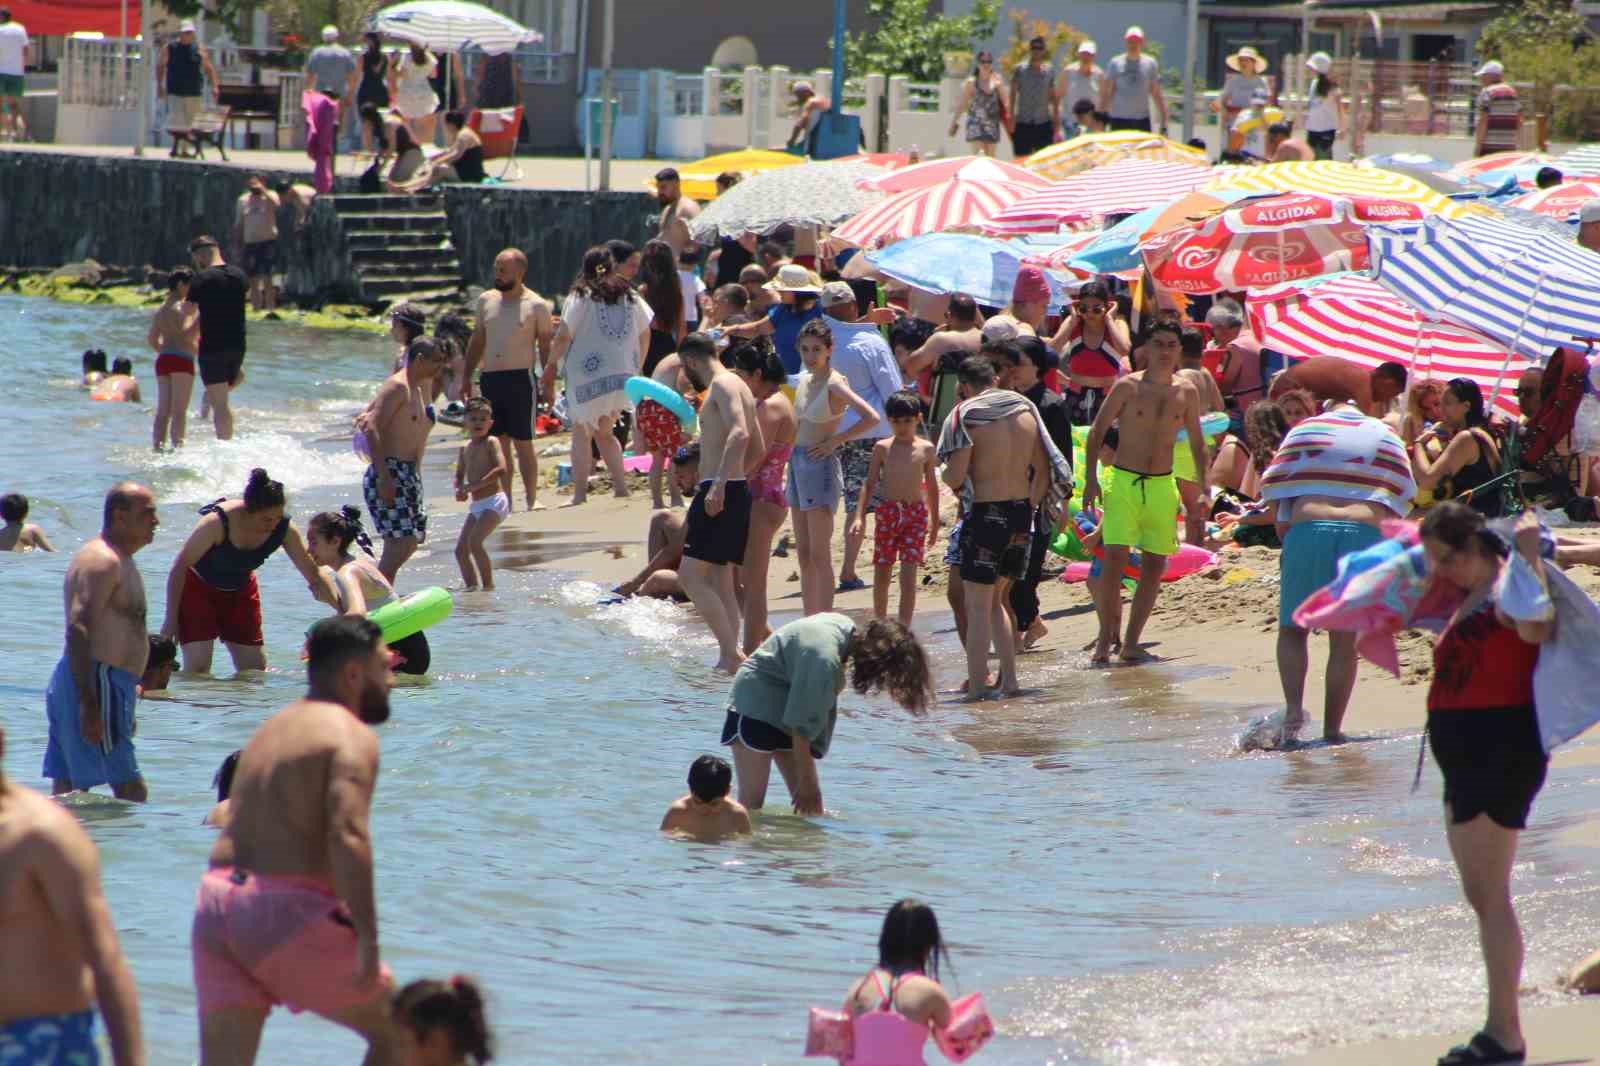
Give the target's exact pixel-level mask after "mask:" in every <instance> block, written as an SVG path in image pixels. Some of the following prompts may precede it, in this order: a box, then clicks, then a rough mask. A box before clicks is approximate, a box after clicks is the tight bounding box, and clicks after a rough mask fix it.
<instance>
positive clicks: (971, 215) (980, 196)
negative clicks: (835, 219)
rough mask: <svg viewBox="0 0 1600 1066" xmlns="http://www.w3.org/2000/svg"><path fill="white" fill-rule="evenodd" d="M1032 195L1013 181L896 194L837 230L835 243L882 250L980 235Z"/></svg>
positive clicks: (956, 182)
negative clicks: (928, 237) (961, 233)
mask: <svg viewBox="0 0 1600 1066" xmlns="http://www.w3.org/2000/svg"><path fill="white" fill-rule="evenodd" d="M907 169H910V168H907ZM1030 191H1031V188H1030V186H1026V185H1017V184H1015V183H1012V182H1007V181H968V180H966V179H965V178H959V177H957V178H951V179H950V180H948V181H945V182H942V183H940V184H938V185H930V186H928V187H926V188H920V189H907V190H906V191H905V192H900V193H895V194H894V195H893V196H891V197H889V198H888V199H887V200H884V201H883V202H882V203H880V204H876V205H874V206H872V207H869V208H867V209H866V210H865V211H862V212H861V213H860V214H858V215H856V216H855V217H854V218H852V219H850V221H848V222H846V223H844V224H843V225H842V226H840V227H839V228H838V229H836V230H834V231H833V239H834V240H836V241H839V242H840V243H843V244H853V245H856V246H857V247H860V248H878V247H881V246H882V245H885V244H888V243H889V242H890V241H897V240H904V239H905V238H907V237H916V236H919V235H920V234H923V233H939V232H941V231H944V230H953V229H968V230H976V229H979V228H980V227H981V226H982V225H983V223H984V222H986V221H988V220H989V218H990V217H991V216H993V215H994V214H995V212H997V211H1000V210H1003V209H1004V208H1006V207H1009V206H1010V205H1011V204H1013V203H1015V202H1016V201H1018V200H1019V199H1021V198H1022V197H1023V196H1025V195H1027V194H1028V192H1030Z"/></svg>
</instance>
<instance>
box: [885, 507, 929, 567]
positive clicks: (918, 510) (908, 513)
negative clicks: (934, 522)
mask: <svg viewBox="0 0 1600 1066" xmlns="http://www.w3.org/2000/svg"><path fill="white" fill-rule="evenodd" d="M875 513H876V515H877V524H876V525H874V526H873V529H872V565H873V566H893V565H894V563H895V561H896V559H897V558H898V560H899V561H900V562H903V563H911V564H913V565H915V566H921V565H922V553H923V550H924V547H925V546H926V544H927V540H928V505H927V503H926V502H924V501H922V500H911V501H908V502H902V501H896V500H882V501H880V502H879V503H878V509H877V511H876V512H875Z"/></svg>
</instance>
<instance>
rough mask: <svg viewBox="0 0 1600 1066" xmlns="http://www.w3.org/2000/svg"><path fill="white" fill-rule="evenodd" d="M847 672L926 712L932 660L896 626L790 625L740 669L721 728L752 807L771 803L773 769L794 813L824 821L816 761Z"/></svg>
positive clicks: (862, 688) (812, 618)
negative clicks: (819, 816) (769, 783)
mask: <svg viewBox="0 0 1600 1066" xmlns="http://www.w3.org/2000/svg"><path fill="white" fill-rule="evenodd" d="M846 667H848V668H849V671H850V684H851V687H853V688H854V689H855V690H856V692H858V693H860V694H861V695H863V696H865V695H867V694H869V693H872V692H880V691H881V692H887V693H888V694H889V695H890V696H891V697H892V698H893V699H894V701H895V702H896V703H898V704H899V705H900V706H902V707H904V708H905V709H906V710H908V711H910V712H911V713H912V714H914V715H921V714H923V713H924V711H925V710H926V708H927V705H928V697H929V693H930V692H931V690H932V688H933V682H932V680H931V679H930V678H929V676H928V657H927V653H926V652H925V651H923V648H922V645H921V644H920V643H918V642H917V638H916V637H914V636H912V635H911V630H909V629H907V628H906V627H905V626H903V625H901V624H900V623H899V622H891V621H887V620H885V619H881V618H874V619H872V620H871V621H869V622H867V623H865V624H860V623H857V622H856V621H855V620H854V619H851V618H847V617H846V616H844V615H842V614H836V613H834V612H832V611H825V612H823V613H822V614H813V615H807V616H806V617H804V618H799V619H796V620H795V621H793V622H790V623H789V624H788V625H786V626H784V627H782V628H781V629H779V630H778V631H777V632H776V633H774V634H772V636H770V637H768V638H767V639H766V640H764V641H762V643H761V646H760V647H759V648H757V649H756V650H755V653H754V654H752V655H751V656H750V657H749V658H747V659H745V660H744V661H743V662H742V663H741V664H740V666H739V669H738V672H737V673H736V674H735V675H734V678H733V691H732V693H731V694H730V697H729V707H728V714H727V717H726V718H725V719H724V721H723V723H722V743H723V744H724V745H725V746H727V747H729V748H731V749H732V750H733V765H734V767H735V769H736V771H737V774H738V779H739V802H740V803H742V804H743V805H744V806H745V807H747V808H748V809H750V810H752V811H754V810H759V809H760V808H761V807H762V806H764V805H765V804H766V802H767V779H768V778H769V777H770V776H771V774H772V764H773V763H774V762H776V763H777V764H778V772H779V773H781V774H782V775H783V783H784V784H785V785H787V786H788V788H789V798H790V799H791V800H792V801H793V803H794V811H795V813H796V814H801V815H816V814H821V813H822V782H821V780H820V779H819V778H818V776H817V761H818V760H820V759H821V758H823V757H824V756H826V755H827V754H828V751H829V750H830V748H831V747H832V745H833V729H834V725H835V724H836V723H837V722H838V720H839V693H840V692H842V691H843V690H844V685H845V669H846Z"/></svg>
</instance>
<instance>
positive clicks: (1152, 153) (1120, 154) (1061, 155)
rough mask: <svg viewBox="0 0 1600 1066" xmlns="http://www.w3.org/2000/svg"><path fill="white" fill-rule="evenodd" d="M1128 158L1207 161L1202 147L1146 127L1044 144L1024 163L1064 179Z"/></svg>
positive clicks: (1176, 161)
mask: <svg viewBox="0 0 1600 1066" xmlns="http://www.w3.org/2000/svg"><path fill="white" fill-rule="evenodd" d="M1124 159H1148V160H1152V161H1154V162H1161V163H1193V164H1194V165H1195V166H1202V167H1203V166H1205V165H1206V162H1207V160H1206V154H1205V153H1204V152H1202V151H1200V149H1198V148H1190V147H1189V146H1188V145H1186V144H1179V143H1178V142H1177V141H1174V140H1169V139H1168V138H1166V137H1162V136H1161V135H1160V134H1156V133H1146V132H1144V131H1142V130H1116V131H1105V132H1101V133H1081V134H1079V135H1078V136H1076V137H1073V138H1072V139H1071V140H1067V141H1062V142H1061V143H1060V144H1052V145H1051V146H1050V147H1048V148H1041V149H1039V150H1038V151H1037V152H1035V153H1033V154H1032V155H1030V156H1029V157H1028V161H1027V162H1026V163H1025V164H1024V166H1026V167H1027V168H1028V169H1029V170H1031V171H1034V172H1035V173H1038V174H1042V175H1044V176H1045V177H1047V178H1052V179H1054V180H1056V181H1060V180H1062V179H1063V178H1070V177H1071V176H1072V175H1074V174H1078V173H1081V172H1083V171H1085V170H1092V169H1094V168H1095V167H1100V166H1106V165H1108V164H1110V163H1116V162H1120V161H1122V160H1124Z"/></svg>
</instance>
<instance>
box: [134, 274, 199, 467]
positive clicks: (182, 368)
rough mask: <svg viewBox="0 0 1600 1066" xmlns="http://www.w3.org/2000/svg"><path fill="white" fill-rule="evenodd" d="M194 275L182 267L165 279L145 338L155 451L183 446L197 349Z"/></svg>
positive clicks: (196, 309)
mask: <svg viewBox="0 0 1600 1066" xmlns="http://www.w3.org/2000/svg"><path fill="white" fill-rule="evenodd" d="M193 280H194V272H193V271H191V270H187V269H184V268H182V267H180V268H178V269H177V270H174V271H173V272H172V273H171V274H169V275H168V276H167V298H166V300H165V301H164V302H163V303H162V304H161V307H160V308H159V309H158V310H157V311H156V314H155V317H154V318H153V319H151V320H150V332H149V333H148V334H147V336H146V338H145V339H146V340H147V341H148V342H149V344H150V347H151V348H153V349H154V350H155V353H156V418H155V424H154V426H153V428H152V431H151V436H152V442H153V444H154V445H155V450H156V451H158V452H159V451H160V450H161V449H162V448H164V447H166V445H167V442H168V441H169V440H170V441H171V443H172V446H173V447H174V448H181V447H182V446H183V439H184V437H185V435H186V434H187V432H188V426H189V397H190V396H191V395H193V393H194V373H195V362H194V361H195V358H196V353H197V352H198V351H199V350H200V309H199V308H198V307H196V306H195V305H194V304H193V303H191V302H190V300H189V283H190V282H191V281H193Z"/></svg>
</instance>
